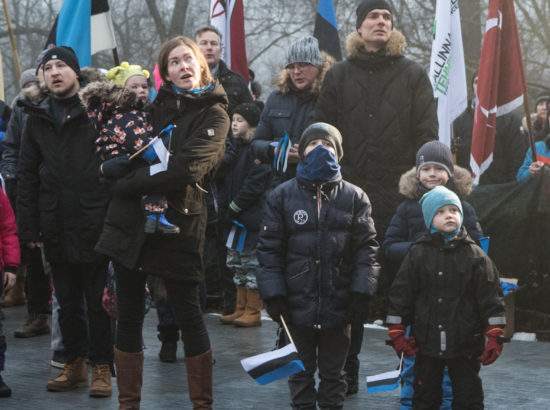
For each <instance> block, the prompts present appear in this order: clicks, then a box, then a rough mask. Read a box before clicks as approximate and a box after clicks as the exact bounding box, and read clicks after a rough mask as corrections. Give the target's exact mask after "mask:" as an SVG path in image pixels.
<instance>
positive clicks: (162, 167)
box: [142, 124, 175, 176]
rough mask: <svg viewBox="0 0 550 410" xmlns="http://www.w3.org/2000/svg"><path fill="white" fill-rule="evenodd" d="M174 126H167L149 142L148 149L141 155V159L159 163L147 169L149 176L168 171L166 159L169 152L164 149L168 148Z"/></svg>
mask: <svg viewBox="0 0 550 410" xmlns="http://www.w3.org/2000/svg"><path fill="white" fill-rule="evenodd" d="M174 127H175V125H172V124H170V125H168V126H167V127H166V128H164V129H162V130H161V131H160V132H159V135H158V136H157V137H155V138H153V139H152V140H151V142H150V143H149V148H147V150H146V151H145V153H143V155H142V158H143V159H145V160H146V161H148V162H150V163H151V162H153V161H155V160H157V159H159V160H160V163H158V164H155V165H151V166H150V167H149V173H150V175H151V176H153V175H155V174H158V173H159V172H163V171H166V170H167V169H168V158H169V157H170V152H169V151H168V149H167V148H166V147H167V146H170V138H172V130H173V129H174Z"/></svg>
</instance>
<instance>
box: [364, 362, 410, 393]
mask: <svg viewBox="0 0 550 410" xmlns="http://www.w3.org/2000/svg"><path fill="white" fill-rule="evenodd" d="M402 367H403V353H401V361H400V362H399V367H398V369H397V370H393V371H391V372H386V373H380V374H375V375H374V376H367V393H378V392H381V391H391V390H395V389H397V388H398V387H399V379H400V377H401V369H402Z"/></svg>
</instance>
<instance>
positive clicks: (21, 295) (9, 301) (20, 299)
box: [2, 274, 27, 307]
mask: <svg viewBox="0 0 550 410" xmlns="http://www.w3.org/2000/svg"><path fill="white" fill-rule="evenodd" d="M25 303H27V297H26V295H25V275H21V274H18V275H17V276H16V278H15V285H13V288H11V289H10V290H9V291H7V292H6V293H5V296H4V301H3V302H2V306H4V307H13V306H18V305H24V304H25Z"/></svg>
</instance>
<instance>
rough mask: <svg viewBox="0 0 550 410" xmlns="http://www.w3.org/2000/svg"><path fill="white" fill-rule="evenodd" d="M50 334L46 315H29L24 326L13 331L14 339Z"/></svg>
mask: <svg viewBox="0 0 550 410" xmlns="http://www.w3.org/2000/svg"><path fill="white" fill-rule="evenodd" d="M47 334H50V324H49V322H48V315H47V314H46V313H29V318H28V319H27V321H26V322H25V324H24V325H23V326H21V327H18V328H17V329H15V332H13V335H14V336H15V337H34V336H39V335H47Z"/></svg>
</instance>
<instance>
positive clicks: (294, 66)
mask: <svg viewBox="0 0 550 410" xmlns="http://www.w3.org/2000/svg"><path fill="white" fill-rule="evenodd" d="M312 66H313V64H309V63H292V64H289V65H287V66H286V69H287V71H294V70H298V71H302V70H303V69H305V68H307V67H312Z"/></svg>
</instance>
